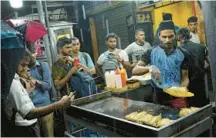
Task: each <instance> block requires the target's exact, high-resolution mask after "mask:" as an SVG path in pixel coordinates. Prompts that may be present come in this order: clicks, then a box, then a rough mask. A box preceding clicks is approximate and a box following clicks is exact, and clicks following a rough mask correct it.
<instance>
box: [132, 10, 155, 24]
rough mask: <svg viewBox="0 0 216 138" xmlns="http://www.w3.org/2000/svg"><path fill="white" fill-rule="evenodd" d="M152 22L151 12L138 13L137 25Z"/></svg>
mask: <svg viewBox="0 0 216 138" xmlns="http://www.w3.org/2000/svg"><path fill="white" fill-rule="evenodd" d="M145 22H152V15H151V11H143V12H137V13H136V23H145Z"/></svg>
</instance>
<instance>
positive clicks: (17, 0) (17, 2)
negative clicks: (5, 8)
mask: <svg viewBox="0 0 216 138" xmlns="http://www.w3.org/2000/svg"><path fill="white" fill-rule="evenodd" d="M10 5H11V7H13V8H21V7H22V6H23V1H22V0H10Z"/></svg>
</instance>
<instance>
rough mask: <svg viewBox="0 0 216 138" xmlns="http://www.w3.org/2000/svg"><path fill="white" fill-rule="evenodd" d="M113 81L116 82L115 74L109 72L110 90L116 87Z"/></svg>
mask: <svg viewBox="0 0 216 138" xmlns="http://www.w3.org/2000/svg"><path fill="white" fill-rule="evenodd" d="M115 80H116V74H115V72H114V71H111V72H110V75H109V77H108V83H109V85H110V87H111V88H115V87H116V83H115Z"/></svg>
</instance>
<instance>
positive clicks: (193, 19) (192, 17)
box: [187, 16, 197, 23]
mask: <svg viewBox="0 0 216 138" xmlns="http://www.w3.org/2000/svg"><path fill="white" fill-rule="evenodd" d="M187 22H188V23H191V22H197V17H196V16H191V17H189V18H188V20H187Z"/></svg>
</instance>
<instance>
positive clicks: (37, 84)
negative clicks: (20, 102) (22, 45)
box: [20, 50, 54, 137]
mask: <svg viewBox="0 0 216 138" xmlns="http://www.w3.org/2000/svg"><path fill="white" fill-rule="evenodd" d="M32 52H33V54H32V57H30V58H31V61H30V63H29V68H30V71H29V73H30V76H27V78H25V79H27V80H28V81H30V82H31V83H30V85H31V87H32V88H33V89H32V91H29V96H30V98H31V100H32V102H33V103H34V106H36V107H43V106H46V105H49V104H51V100H50V93H49V92H50V90H51V87H52V77H51V71H50V68H49V65H48V64H47V62H39V61H37V60H36V56H37V52H35V51H34V50H32ZM20 75H21V74H20ZM21 77H22V75H21ZM23 77H25V76H23ZM38 122H39V126H40V129H41V132H42V133H41V135H42V136H44V137H54V131H53V128H54V123H53V113H51V114H49V115H46V116H44V117H41V118H38Z"/></svg>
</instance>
